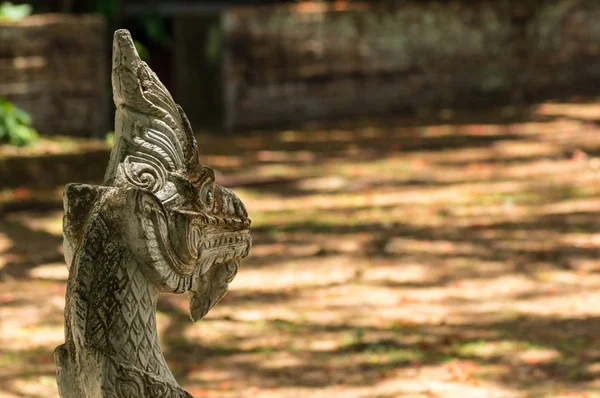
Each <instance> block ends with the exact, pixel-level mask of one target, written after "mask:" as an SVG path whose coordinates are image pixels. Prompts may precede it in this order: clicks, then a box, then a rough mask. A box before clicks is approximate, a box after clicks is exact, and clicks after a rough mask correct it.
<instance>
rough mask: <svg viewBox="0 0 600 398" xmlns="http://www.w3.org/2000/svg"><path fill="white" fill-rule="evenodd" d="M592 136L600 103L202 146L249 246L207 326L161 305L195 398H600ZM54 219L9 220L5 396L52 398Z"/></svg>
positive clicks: (2, 332) (0, 230) (2, 248)
mask: <svg viewBox="0 0 600 398" xmlns="http://www.w3.org/2000/svg"><path fill="white" fill-rule="evenodd" d="M451 116H452V115H449V114H447V113H446V114H445V117H446V118H450V117H451ZM599 123H600V103H598V104H576V105H565V104H544V105H542V106H540V107H539V108H537V109H535V112H534V113H532V114H531V115H530V116H529V117H527V118H524V119H523V120H520V121H513V122H510V123H498V122H497V121H496V122H493V121H486V120H481V121H477V123H476V124H474V123H473V122H468V121H461V120H457V118H454V119H452V120H451V121H448V122H444V123H437V124H429V125H423V124H419V123H415V122H410V121H404V120H395V121H386V122H378V123H366V122H365V123H353V124H349V123H340V124H339V125H338V126H337V127H336V128H326V129H321V128H317V127H311V126H307V128H305V129H303V130H301V131H281V132H271V133H264V134H247V135H243V136H241V137H235V139H231V138H230V137H223V138H215V137H212V138H211V137H207V136H201V137H200V138H201V140H200V141H201V148H202V151H203V153H204V154H205V156H204V158H203V161H204V162H205V163H207V164H211V165H213V166H215V168H217V169H218V170H220V171H221V172H222V174H223V176H224V177H222V178H223V180H224V181H226V182H229V183H230V184H232V185H235V186H237V188H235V191H236V192H237V193H238V194H239V196H240V197H241V198H242V200H243V201H244V202H245V204H246V206H247V208H248V209H249V212H250V216H251V218H252V219H253V238H254V247H253V249H252V251H251V254H250V257H249V258H248V259H247V260H246V261H244V262H243V263H242V267H241V268H240V272H239V274H238V276H237V278H236V279H235V280H234V282H233V284H232V285H231V289H230V292H229V294H228V295H227V296H226V298H225V299H224V300H223V301H222V302H221V303H220V304H219V305H217V306H216V307H215V308H214V309H213V310H212V311H211V312H210V313H209V315H208V316H207V317H206V318H205V319H204V320H202V321H200V322H198V323H196V324H194V323H192V322H191V321H190V320H189V316H188V312H187V305H188V303H187V297H186V296H175V295H170V296H164V297H162V299H161V300H160V302H159V306H158V324H159V329H160V330H159V332H160V335H161V337H162V345H163V349H164V351H165V354H166V357H167V359H168V361H169V365H170V366H171V369H172V370H173V372H174V374H175V376H176V378H177V380H178V381H179V382H180V384H181V385H182V387H183V388H185V389H186V390H188V391H189V392H190V393H191V394H193V395H194V396H196V397H223V398H228V397H261V398H270V397H315V398H317V397H327V398H331V397H348V398H367V397H369V398H392V397H413V398H416V397H423V398H425V397H429V398H432V397H444V398H468V397H494V398H504V397H506V398H521V397H530V398H533V397H588V398H589V397H600V290H599V287H600V212H599V211H600V129H599ZM232 143H233V145H232ZM61 216H62V214H61V211H60V210H59V209H57V210H45V211H38V212H35V211H28V212H17V213H10V214H6V215H4V216H3V217H2V220H1V221H0V397H2V398H14V397H32V398H38V397H39V398H53V397H57V396H58V395H57V389H56V383H55V367H54V363H53V357H52V350H53V349H54V347H55V346H57V345H59V344H61V343H62V342H63V324H62V322H63V313H62V311H63V306H64V293H65V281H66V278H67V270H66V266H65V265H64V263H63V260H62V249H61V244H62V238H61Z"/></svg>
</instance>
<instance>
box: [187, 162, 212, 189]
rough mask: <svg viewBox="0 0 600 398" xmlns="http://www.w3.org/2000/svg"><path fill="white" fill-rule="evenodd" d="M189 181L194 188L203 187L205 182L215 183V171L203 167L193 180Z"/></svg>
mask: <svg viewBox="0 0 600 398" xmlns="http://www.w3.org/2000/svg"><path fill="white" fill-rule="evenodd" d="M190 181H191V183H192V184H194V186H196V187H199V186H201V185H204V184H206V183H207V182H210V183H213V182H215V171H214V170H213V169H212V167H209V166H204V165H203V166H202V167H201V168H200V171H199V173H198V174H197V175H196V176H195V178H194V177H192V178H190Z"/></svg>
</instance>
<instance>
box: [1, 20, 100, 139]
mask: <svg viewBox="0 0 600 398" xmlns="http://www.w3.org/2000/svg"><path fill="white" fill-rule="evenodd" d="M106 37H107V36H106V31H105V25H104V22H103V20H102V19H100V18H98V17H96V16H89V15H83V16H74V15H59V14H44V15H35V16H31V17H27V18H24V19H23V20H21V21H19V22H14V23H10V22H0V96H2V97H4V98H6V99H8V100H9V101H12V102H14V103H15V104H17V105H18V106H20V107H22V108H24V109H25V110H27V111H28V112H29V113H30V114H31V115H32V116H33V120H34V125H35V127H36V128H37V129H38V131H39V132H40V133H42V134H65V135H77V136H85V137H90V136H95V137H101V136H102V137H103V136H104V135H105V134H106V132H107V131H108V130H109V120H108V105H109V102H108V93H109V88H110V87H109V81H108V76H109V73H110V72H109V70H110V65H109V61H108V58H107V54H106V52H107V51H106V50H107V49H106V46H107V44H106Z"/></svg>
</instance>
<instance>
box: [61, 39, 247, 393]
mask: <svg viewBox="0 0 600 398" xmlns="http://www.w3.org/2000/svg"><path fill="white" fill-rule="evenodd" d="M112 85H113V93H114V102H115V105H116V118H115V143H114V147H113V149H112V152H111V157H110V161H109V164H108V168H107V170H106V175H105V178H104V183H103V185H101V186H94V185H85V184H69V185H67V186H66V188H65V193H64V209H65V214H64V219H63V233H64V251H65V259H66V262H67V266H68V267H69V279H68V283H67V295H66V306H65V344H63V345H61V346H59V347H57V348H56V350H55V360H56V365H57V382H58V387H59V392H60V395H61V397H62V398H97V397H103V398H104V397H106V398H108V397H110V398H113V397H114V398H117V397H118V398H125V397H126V398H137V397H140V398H141V397H144V398H145V397H157V398H158V397H190V395H189V394H188V393H187V392H185V391H183V390H182V389H181V388H180V387H179V386H178V384H177V382H176V381H175V378H174V377H173V375H172V373H171V371H170V370H169V368H168V366H167V363H166V361H165V358H164V356H163V354H162V352H161V349H160V345H159V341H158V335H157V331H156V302H157V298H158V295H159V294H160V293H162V292H170V293H184V292H188V293H189V297H190V314H191V318H192V320H194V321H195V320H198V319H200V318H202V317H203V316H204V315H206V313H207V312H208V311H209V310H210V309H211V308H212V307H213V306H214V305H215V304H216V303H218V302H219V300H220V299H221V298H223V296H224V295H225V293H226V292H227V288H228V285H229V282H231V280H232V279H233V278H234V276H235V275H236V273H237V270H238V266H239V261H240V259H242V258H244V257H245V256H247V255H248V252H249V250H250V246H251V237H250V233H249V226H250V219H249V218H248V213H247V212H246V209H245V207H244V205H243V203H242V202H241V201H240V200H239V198H238V197H237V196H236V195H235V194H234V193H233V192H231V191H230V190H228V189H227V188H224V187H221V186H219V185H217V184H215V176H214V172H213V170H212V169H211V168H210V167H208V166H204V165H201V164H200V163H199V158H198V147H197V144H196V140H195V138H194V135H193V132H192V129H191V126H190V124H189V122H188V120H187V118H186V116H185V113H184V112H183V110H182V109H181V108H180V107H179V106H178V105H177V104H175V102H174V101H173V98H172V97H171V95H170V94H169V92H168V91H167V89H166V88H165V87H164V86H163V85H162V83H161V82H160V81H159V80H158V78H157V77H156V75H155V74H154V72H153V71H152V70H151V69H150V68H149V67H148V65H146V63H144V62H143V61H142V60H141V59H140V58H139V56H138V54H137V52H136V50H135V46H134V44H133V40H132V39H131V36H130V34H129V32H127V31H126V30H118V31H116V32H115V35H114V43H113V62H112Z"/></svg>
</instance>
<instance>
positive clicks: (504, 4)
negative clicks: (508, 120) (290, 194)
mask: <svg viewBox="0 0 600 398" xmlns="http://www.w3.org/2000/svg"><path fill="white" fill-rule="evenodd" d="M598 21H600V1H597V0H580V1H571V0H530V1H529V0H481V1H477V2H472V1H467V0H463V1H453V2H443V3H440V2H433V1H432V2H423V1H421V2H418V3H417V2H414V3H411V2H401V3H398V4H395V5H368V4H358V5H352V6H348V5H347V4H346V3H343V2H338V3H337V4H333V5H324V4H320V5H319V4H315V3H308V2H305V3H300V4H299V5H295V6H275V7H267V6H265V7H255V8H242V9H235V10H229V11H227V12H225V14H224V15H223V16H222V28H223V34H224V41H223V43H224V48H223V61H222V62H223V72H222V75H223V76H222V81H223V93H224V98H223V107H224V122H223V123H224V124H225V126H226V127H228V128H230V129H233V128H236V127H255V126H264V125H270V124H280V123H293V122H297V121H302V120H307V119H319V118H331V117H348V116H350V117H351V116H355V115H372V114H381V113H386V114H390V113H395V112H406V111H409V112H411V111H418V110H419V109H421V108H444V107H459V108H461V107H462V108H465V107H466V108H470V107H483V106H488V105H490V104H504V103H516V104H521V103H527V102H529V101H532V100H537V99H542V98H548V97H553V96H563V95H568V94H598V93H599V92H600V87H599V86H598V82H599V81H600V80H599V79H600V25H599V24H598Z"/></svg>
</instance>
